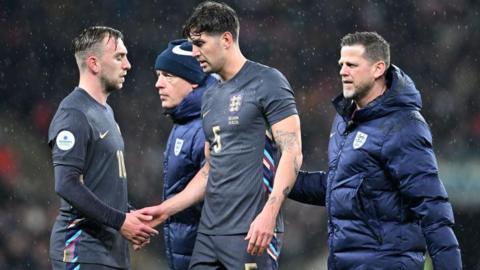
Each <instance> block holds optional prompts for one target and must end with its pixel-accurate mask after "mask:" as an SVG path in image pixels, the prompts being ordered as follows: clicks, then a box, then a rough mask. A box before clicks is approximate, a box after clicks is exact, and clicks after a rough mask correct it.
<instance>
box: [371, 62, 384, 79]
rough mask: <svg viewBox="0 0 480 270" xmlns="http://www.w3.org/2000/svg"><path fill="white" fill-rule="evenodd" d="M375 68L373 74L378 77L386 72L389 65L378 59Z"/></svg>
mask: <svg viewBox="0 0 480 270" xmlns="http://www.w3.org/2000/svg"><path fill="white" fill-rule="evenodd" d="M373 69H374V70H373V76H374V77H375V79H378V78H380V77H382V76H383V75H384V74H385V71H386V69H387V65H386V64H385V62H384V61H378V62H376V63H375V64H374V65H373Z"/></svg>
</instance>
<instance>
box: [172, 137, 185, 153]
mask: <svg viewBox="0 0 480 270" xmlns="http://www.w3.org/2000/svg"><path fill="white" fill-rule="evenodd" d="M182 146H183V140H182V139H179V138H177V139H176V140H175V147H174V148H173V153H174V154H175V156H178V154H180V151H181V150H182Z"/></svg>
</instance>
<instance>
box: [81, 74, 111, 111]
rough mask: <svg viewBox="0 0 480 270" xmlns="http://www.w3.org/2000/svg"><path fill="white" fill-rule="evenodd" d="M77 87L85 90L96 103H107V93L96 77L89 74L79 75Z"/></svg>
mask: <svg viewBox="0 0 480 270" xmlns="http://www.w3.org/2000/svg"><path fill="white" fill-rule="evenodd" d="M78 87H80V88H82V89H83V90H85V91H86V92H87V93H88V94H89V95H90V96H91V97H92V98H93V99H95V100H96V101H97V102H98V103H100V104H102V105H105V104H107V97H108V93H107V91H106V89H105V87H104V86H103V85H102V83H101V82H100V81H99V80H98V78H97V77H95V76H89V74H84V75H80V82H79V83H78Z"/></svg>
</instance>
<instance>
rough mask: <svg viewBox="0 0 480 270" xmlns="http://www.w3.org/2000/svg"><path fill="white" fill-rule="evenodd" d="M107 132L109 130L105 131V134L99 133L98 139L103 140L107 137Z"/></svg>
mask: <svg viewBox="0 0 480 270" xmlns="http://www.w3.org/2000/svg"><path fill="white" fill-rule="evenodd" d="M109 131H110V130H107V131H105V133H103V134H102V133H101V132H100V134H99V135H100V139H103V138H105V136H107V134H108V132H109Z"/></svg>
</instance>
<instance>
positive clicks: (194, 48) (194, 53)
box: [192, 44, 200, 58]
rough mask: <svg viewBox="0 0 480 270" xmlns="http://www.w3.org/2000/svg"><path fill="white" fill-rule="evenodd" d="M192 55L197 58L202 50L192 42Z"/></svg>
mask: <svg viewBox="0 0 480 270" xmlns="http://www.w3.org/2000/svg"><path fill="white" fill-rule="evenodd" d="M192 56H193V57H195V58H197V57H199V56H200V50H199V49H198V47H197V46H195V45H193V44H192Z"/></svg>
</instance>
